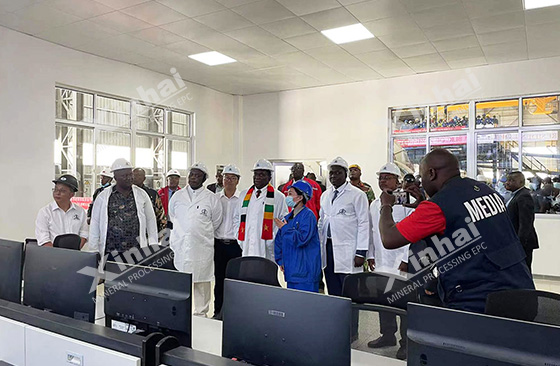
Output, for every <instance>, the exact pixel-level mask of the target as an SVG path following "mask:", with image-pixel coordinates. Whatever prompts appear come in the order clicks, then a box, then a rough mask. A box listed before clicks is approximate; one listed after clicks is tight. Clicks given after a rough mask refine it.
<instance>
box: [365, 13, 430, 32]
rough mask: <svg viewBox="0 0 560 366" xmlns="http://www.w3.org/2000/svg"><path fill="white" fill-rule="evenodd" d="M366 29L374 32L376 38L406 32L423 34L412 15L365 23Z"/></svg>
mask: <svg viewBox="0 0 560 366" xmlns="http://www.w3.org/2000/svg"><path fill="white" fill-rule="evenodd" d="M364 27H366V28H367V29H368V30H369V31H370V32H372V33H373V34H374V35H375V36H376V37H378V36H383V35H386V34H393V33H404V32H418V33H422V30H421V29H420V27H418V25H416V23H415V22H414V19H412V17H411V16H410V15H403V16H400V17H395V18H385V19H379V20H374V21H371V22H367V23H364Z"/></svg>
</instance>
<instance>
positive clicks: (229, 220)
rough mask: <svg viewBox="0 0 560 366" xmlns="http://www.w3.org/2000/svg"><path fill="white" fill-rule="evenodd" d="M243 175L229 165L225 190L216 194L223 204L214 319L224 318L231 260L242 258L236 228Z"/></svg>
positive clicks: (216, 251)
mask: <svg viewBox="0 0 560 366" xmlns="http://www.w3.org/2000/svg"><path fill="white" fill-rule="evenodd" d="M240 177H241V173H240V171H239V168H237V167H236V166H235V165H227V166H226V167H225V168H224V170H223V186H224V189H223V190H222V191H221V192H219V193H216V195H217V196H218V199H219V200H220V203H221V204H222V223H221V224H220V226H219V227H218V230H216V239H215V240H214V276H215V277H216V283H215V286H214V318H215V319H221V318H222V314H221V312H222V305H223V302H224V280H225V278H226V267H227V264H228V262H229V261H230V260H232V259H234V258H237V257H241V247H239V244H238V243H237V240H236V238H237V228H236V227H235V226H234V221H235V216H236V214H237V206H238V205H239V191H238V190H237V184H238V183H239V178H240Z"/></svg>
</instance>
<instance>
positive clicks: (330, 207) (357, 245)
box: [318, 182, 370, 273]
mask: <svg viewBox="0 0 560 366" xmlns="http://www.w3.org/2000/svg"><path fill="white" fill-rule="evenodd" d="M336 190H337V191H338V195H337V197H336V199H335V200H334V201H333V198H334V195H335V188H334V187H332V186H331V187H330V188H329V189H327V190H326V191H325V193H323V195H321V211H320V214H319V223H318V226H319V237H320V238H321V256H322V260H323V268H325V267H326V265H327V250H326V244H327V231H328V228H329V226H330V231H331V238H332V246H333V259H334V272H335V273H358V272H360V271H362V268H361V267H357V268H356V267H354V257H355V256H356V251H357V250H368V248H369V235H370V230H369V228H370V225H369V211H368V200H367V196H366V194H365V192H363V191H362V190H361V189H359V188H356V187H354V186H353V185H351V184H349V183H348V182H346V183H345V184H343V185H342V186H340V187H338V188H337V189H336Z"/></svg>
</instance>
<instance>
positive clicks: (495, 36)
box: [478, 27, 527, 46]
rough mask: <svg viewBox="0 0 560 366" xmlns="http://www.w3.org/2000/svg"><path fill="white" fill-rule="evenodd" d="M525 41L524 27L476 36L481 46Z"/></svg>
mask: <svg viewBox="0 0 560 366" xmlns="http://www.w3.org/2000/svg"><path fill="white" fill-rule="evenodd" d="M525 39H527V33H526V31H525V27H519V28H514V29H508V30H503V31H497V32H488V33H481V34H479V35H478V40H479V42H480V44H481V45H482V46H488V45H492V44H498V43H508V42H519V41H522V40H525Z"/></svg>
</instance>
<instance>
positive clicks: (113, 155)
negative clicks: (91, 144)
mask: <svg viewBox="0 0 560 366" xmlns="http://www.w3.org/2000/svg"><path fill="white" fill-rule="evenodd" d="M98 133H99V134H98V138H97V143H96V146H95V151H96V158H97V166H107V167H110V166H111V164H113V162H114V161H115V159H118V158H124V159H126V160H128V161H130V134H129V133H124V132H113V131H103V130H100V131H98Z"/></svg>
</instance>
